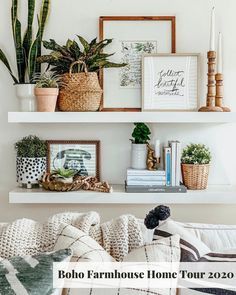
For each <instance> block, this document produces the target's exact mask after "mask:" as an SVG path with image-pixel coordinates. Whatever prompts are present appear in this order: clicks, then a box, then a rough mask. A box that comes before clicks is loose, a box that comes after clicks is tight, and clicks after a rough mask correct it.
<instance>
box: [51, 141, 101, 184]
mask: <svg viewBox="0 0 236 295" xmlns="http://www.w3.org/2000/svg"><path fill="white" fill-rule="evenodd" d="M47 148H48V151H47V171H48V172H52V171H53V170H57V169H62V168H64V169H73V170H77V171H78V173H79V174H80V175H82V176H94V177H97V178H98V179H99V178H100V171H99V163H100V159H99V157H100V141H96V140H94V141H92V140H90V141H86V140H71V141H67V140H49V141H47Z"/></svg>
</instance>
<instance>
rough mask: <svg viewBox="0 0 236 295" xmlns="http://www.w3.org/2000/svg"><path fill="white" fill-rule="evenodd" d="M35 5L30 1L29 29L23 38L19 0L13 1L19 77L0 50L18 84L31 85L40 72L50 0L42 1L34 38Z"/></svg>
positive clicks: (12, 17)
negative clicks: (42, 44)
mask: <svg viewBox="0 0 236 295" xmlns="http://www.w3.org/2000/svg"><path fill="white" fill-rule="evenodd" d="M35 4H36V1H35V0H28V20H27V29H26V31H25V33H24V36H22V26H21V22H20V20H19V18H18V0H12V7H11V24H12V33H13V40H14V45H15V52H16V65H17V75H15V74H14V73H13V71H12V68H11V66H10V63H9V61H8V59H7V57H6V54H5V53H4V52H3V50H2V49H0V60H1V61H2V62H3V63H4V65H5V66H6V68H7V70H8V71H9V73H10V75H11V77H12V79H13V81H14V83H16V84H24V83H30V82H32V79H33V76H34V74H35V73H37V72H40V63H39V62H38V61H37V58H38V57H39V56H40V55H41V43H42V37H43V33H44V29H45V25H46V21H47V18H48V14H49V6H50V0H42V5H41V10H40V14H39V15H37V20H38V30H37V33H36V35H35V36H34V34H33V22H34V17H35Z"/></svg>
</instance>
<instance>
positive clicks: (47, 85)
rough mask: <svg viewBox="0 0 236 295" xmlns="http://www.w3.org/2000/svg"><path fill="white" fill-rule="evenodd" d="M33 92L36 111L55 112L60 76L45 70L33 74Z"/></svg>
mask: <svg viewBox="0 0 236 295" xmlns="http://www.w3.org/2000/svg"><path fill="white" fill-rule="evenodd" d="M34 81H35V82H36V85H35V88H34V94H35V96H36V102H37V111H38V112H55V108H56V104H57V97H58V94H59V85H60V76H58V75H55V74H54V73H51V72H45V73H43V74H41V75H40V74H39V75H36V76H35V79H34Z"/></svg>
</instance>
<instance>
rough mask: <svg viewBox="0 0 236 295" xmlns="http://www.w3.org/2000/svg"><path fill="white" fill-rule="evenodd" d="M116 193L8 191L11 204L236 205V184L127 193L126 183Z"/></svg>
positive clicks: (39, 190)
mask: <svg viewBox="0 0 236 295" xmlns="http://www.w3.org/2000/svg"><path fill="white" fill-rule="evenodd" d="M113 189H114V192H113V193H111V194H108V193H97V192H86V191H79V192H67V193H61V192H48V191H44V190H42V189H33V190H31V189H21V188H17V189H15V190H13V191H11V192H10V193H9V202H10V203H12V204H160V203H162V204H236V187H234V186H226V185H224V186H210V187H209V188H208V189H207V190H205V191H188V192H187V193H185V194H175V193H171V194H161V193H157V194H155V193H144V194H143V193H141V194H136V193H135V194H133V193H125V191H124V186H122V185H113Z"/></svg>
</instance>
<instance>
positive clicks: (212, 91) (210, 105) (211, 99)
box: [198, 51, 223, 112]
mask: <svg viewBox="0 0 236 295" xmlns="http://www.w3.org/2000/svg"><path fill="white" fill-rule="evenodd" d="M207 58H208V74H207V76H208V84H207V88H208V91H207V101H206V106H204V107H201V108H200V109H199V110H198V111H199V112H223V110H222V108H221V107H219V106H216V105H215V98H216V83H215V82H216V81H215V74H216V52H215V51H208V53H207Z"/></svg>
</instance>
